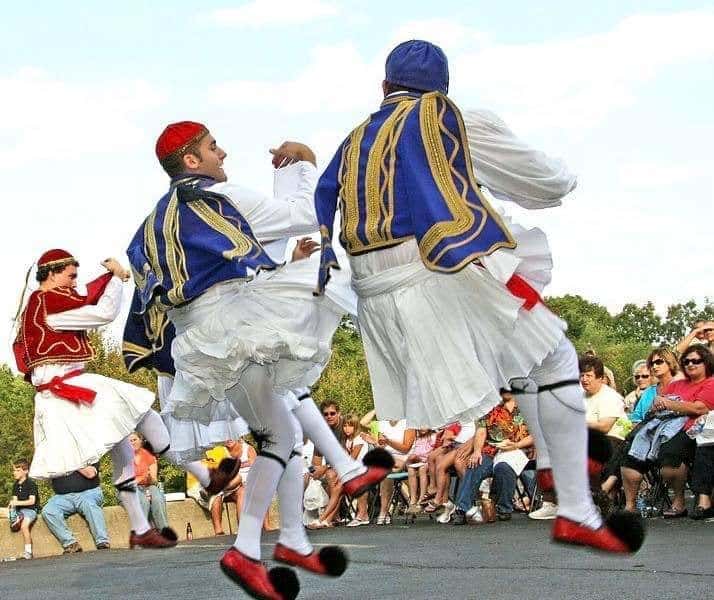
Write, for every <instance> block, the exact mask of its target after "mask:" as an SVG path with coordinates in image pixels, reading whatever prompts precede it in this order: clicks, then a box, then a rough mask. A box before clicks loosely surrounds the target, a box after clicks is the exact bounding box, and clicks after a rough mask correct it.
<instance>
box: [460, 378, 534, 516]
mask: <svg viewBox="0 0 714 600" xmlns="http://www.w3.org/2000/svg"><path fill="white" fill-rule="evenodd" d="M501 399H502V403H501V404H499V405H498V406H496V407H495V408H494V409H493V410H492V411H491V412H490V413H488V414H487V415H486V416H485V417H484V418H482V419H481V420H479V422H478V428H477V429H476V435H474V437H473V440H472V442H471V444H466V446H467V449H468V450H470V453H469V457H468V461H467V466H468V468H467V469H466V472H465V474H464V476H463V479H462V480H461V486H460V488H459V495H458V498H457V499H456V509H455V511H454V513H453V516H452V518H451V521H452V523H453V524H454V525H464V524H465V523H466V513H467V512H468V511H469V510H470V509H471V507H472V505H473V503H474V498H475V496H476V492H477V491H478V489H479V487H480V486H481V483H482V482H483V480H484V479H487V478H489V477H493V486H492V487H494V488H496V489H497V490H498V496H497V501H496V515H497V518H498V519H499V520H501V521H507V520H509V519H510V518H511V514H512V513H513V495H514V493H515V491H516V484H517V480H518V476H519V475H521V473H522V472H523V470H524V469H525V467H526V465H527V464H528V462H529V460H530V459H531V458H532V457H533V437H532V436H531V435H530V434H529V433H528V427H527V426H526V422H525V419H524V418H523V416H522V415H521V413H520V411H519V410H518V404H517V403H516V399H515V398H514V396H513V394H511V393H510V392H509V391H506V390H502V391H501ZM534 483H535V479H533V480H531V481H530V482H529V487H531V489H532V486H533V484H534Z"/></svg>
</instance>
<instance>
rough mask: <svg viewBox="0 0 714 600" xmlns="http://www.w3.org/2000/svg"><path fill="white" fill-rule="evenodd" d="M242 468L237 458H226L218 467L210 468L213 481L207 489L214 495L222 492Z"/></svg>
mask: <svg viewBox="0 0 714 600" xmlns="http://www.w3.org/2000/svg"><path fill="white" fill-rule="evenodd" d="M239 470H240V461H239V460H238V459H236V458H224V459H223V460H222V461H221V462H220V464H219V465H218V467H217V468H215V469H210V477H211V482H210V483H209V484H208V485H207V486H206V491H207V492H208V494H209V495H211V496H213V495H215V494H217V493H218V492H222V491H223V490H224V489H225V487H226V486H227V485H228V483H229V482H230V481H231V479H233V478H234V477H235V476H236V475H238V471H239Z"/></svg>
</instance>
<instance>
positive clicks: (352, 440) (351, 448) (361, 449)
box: [342, 413, 369, 527]
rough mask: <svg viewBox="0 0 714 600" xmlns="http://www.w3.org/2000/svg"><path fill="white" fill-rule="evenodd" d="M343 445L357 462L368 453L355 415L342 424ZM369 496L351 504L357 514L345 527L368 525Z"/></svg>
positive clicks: (366, 444) (351, 415)
mask: <svg viewBox="0 0 714 600" xmlns="http://www.w3.org/2000/svg"><path fill="white" fill-rule="evenodd" d="M342 434H343V439H344V442H343V445H344V447H345V450H347V452H349V454H350V456H351V457H352V458H353V459H354V460H356V461H359V462H362V459H363V458H364V457H365V455H366V454H367V452H368V451H369V443H368V442H367V440H366V439H365V438H364V437H363V436H362V425H361V424H360V418H359V416H358V415H357V414H355V413H352V414H349V415H347V417H346V418H345V420H344V422H343V423H342ZM368 496H369V494H366V493H365V494H362V495H361V496H359V497H358V498H356V499H355V500H353V501H352V502H355V503H356V505H357V514H356V515H355V517H354V519H352V520H350V522H349V523H347V527H360V526H361V525H369V497H368Z"/></svg>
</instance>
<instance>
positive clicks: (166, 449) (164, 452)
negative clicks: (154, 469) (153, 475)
mask: <svg viewBox="0 0 714 600" xmlns="http://www.w3.org/2000/svg"><path fill="white" fill-rule="evenodd" d="M169 448H171V444H169V445H168V446H166V448H164V449H163V450H159V451H158V452H157V453H156V454H157V455H158V456H162V455H163V454H166V453H167V452H168V451H169Z"/></svg>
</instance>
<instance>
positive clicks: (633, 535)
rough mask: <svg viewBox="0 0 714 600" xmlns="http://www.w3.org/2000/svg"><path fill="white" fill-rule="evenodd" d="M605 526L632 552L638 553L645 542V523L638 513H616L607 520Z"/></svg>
mask: <svg viewBox="0 0 714 600" xmlns="http://www.w3.org/2000/svg"><path fill="white" fill-rule="evenodd" d="M605 525H606V526H607V528H608V529H609V530H610V531H612V532H613V533H614V534H615V535H616V536H617V537H618V538H619V539H620V540H621V541H622V543H624V544H625V545H626V546H627V547H628V548H629V549H630V552H637V551H638V550H639V549H640V548H641V547H642V543H643V542H644V541H645V522H644V519H643V518H642V517H641V516H640V515H639V514H637V513H633V512H628V511H617V512H614V513H612V514H611V515H610V516H609V517H608V518H607V519H606V520H605Z"/></svg>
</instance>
